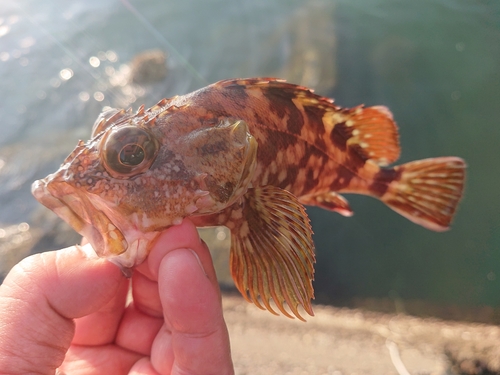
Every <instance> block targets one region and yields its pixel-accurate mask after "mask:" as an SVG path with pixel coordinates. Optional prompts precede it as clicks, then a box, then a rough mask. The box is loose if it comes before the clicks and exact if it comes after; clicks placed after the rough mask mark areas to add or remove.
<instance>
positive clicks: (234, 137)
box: [32, 78, 466, 319]
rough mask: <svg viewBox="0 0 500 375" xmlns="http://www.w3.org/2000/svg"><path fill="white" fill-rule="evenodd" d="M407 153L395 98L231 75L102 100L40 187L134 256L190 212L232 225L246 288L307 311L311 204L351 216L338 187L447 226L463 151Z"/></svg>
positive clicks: (64, 212) (264, 301) (106, 251)
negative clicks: (376, 101) (359, 100)
mask: <svg viewBox="0 0 500 375" xmlns="http://www.w3.org/2000/svg"><path fill="white" fill-rule="evenodd" d="M399 153H400V147H399V139H398V130H397V127H396V124H395V122H394V120H393V118H392V114H391V112H390V111H389V110H388V109H387V108H386V107H383V106H375V107H364V106H358V107H355V108H341V107H338V106H336V105H335V104H334V103H333V100H331V99H328V98H324V97H321V96H318V95H316V94H314V93H313V92H312V91H311V90H309V89H307V88H305V87H301V86H297V85H293V84H290V83H286V82H285V81H282V80H278V79H272V78H253V79H234V80H225V81H220V82H217V83H215V84H212V85H210V86H207V87H205V88H202V89H200V90H198V91H195V92H193V93H190V94H187V95H184V96H177V97H173V98H170V99H163V100H161V101H160V102H159V103H158V104H156V105H155V106H153V107H151V108H149V109H147V110H145V109H144V106H142V107H141V108H139V110H138V111H137V112H136V113H132V112H131V111H130V110H129V111H124V110H117V109H111V110H108V111H107V112H104V113H102V114H101V115H100V116H99V118H98V119H97V121H96V122H95V124H94V128H93V131H92V136H91V139H90V140H89V141H87V142H85V143H84V142H82V141H80V143H79V144H78V146H77V147H76V148H75V150H74V151H73V152H72V153H71V154H70V155H69V156H68V157H67V158H66V160H65V161H64V162H63V164H62V165H61V168H60V169H59V170H58V171H57V172H55V173H54V174H52V175H49V176H47V177H46V178H45V179H42V180H39V181H35V183H34V184H33V188H32V190H33V194H34V195H35V197H36V198H37V199H38V200H39V201H40V202H41V203H43V204H44V205H46V206H47V207H48V208H50V209H52V210H54V211H55V212H56V213H57V214H58V215H59V216H61V217H62V218H63V219H64V220H66V221H67V222H68V223H69V224H70V225H72V226H73V228H75V230H76V231H77V232H79V233H81V234H82V235H84V236H86V237H87V238H88V239H89V241H90V242H91V243H92V245H93V247H94V249H95V250H96V252H97V253H98V254H99V255H100V256H103V257H107V258H109V259H110V260H111V261H113V262H115V263H117V264H118V265H120V266H121V267H122V268H124V269H126V268H131V267H133V266H135V265H137V264H139V263H141V262H142V261H143V260H144V259H145V258H146V257H147V254H148V252H149V249H150V247H151V244H152V242H153V241H154V239H155V238H156V236H157V235H158V234H159V233H160V231H161V230H163V229H164V228H167V227H169V226H171V225H175V224H178V223H180V222H181V221H182V219H183V218H185V217H190V218H191V219H192V220H193V221H194V222H195V224H196V225H198V226H213V225H225V226H227V227H228V228H229V229H230V230H231V253H230V254H231V255H230V256H231V260H230V264H231V273H232V276H233V278H234V281H235V284H236V286H237V288H238V289H239V290H240V292H241V293H242V294H243V296H244V297H245V298H246V299H247V300H249V301H251V302H254V303H255V304H256V305H257V306H259V307H261V308H264V309H267V310H269V311H271V312H273V313H276V312H275V310H274V309H275V308H277V309H278V310H279V311H281V312H282V313H283V314H285V315H287V316H290V317H292V316H296V317H298V318H299V319H302V317H301V315H300V312H299V307H302V308H303V309H304V310H305V312H306V313H308V314H310V315H313V311H312V307H311V302H310V301H311V299H312V298H313V297H314V292H313V288H312V279H313V277H314V268H313V266H314V261H315V258H314V244H313V241H312V230H311V227H310V224H309V219H308V217H307V214H306V212H305V210H304V206H303V205H316V206H319V207H322V208H325V209H328V210H331V211H335V212H338V213H340V214H342V215H344V216H350V215H352V210H351V208H350V207H349V204H348V202H347V200H346V199H345V198H344V197H343V196H342V195H340V193H356V194H364V195H370V196H373V197H375V198H378V199H380V200H381V201H382V202H384V203H385V204H387V205H388V206H389V207H390V208H392V209H393V210H395V211H397V212H398V213H400V214H402V215H403V216H405V217H406V218H408V219H410V220H411V221H413V222H415V223H417V224H419V225H422V226H424V227H426V228H428V229H431V230H435V231H442V230H446V229H448V227H449V225H450V222H451V219H452V217H453V215H454V213H455V210H456V207H457V204H458V202H459V200H460V198H461V196H462V191H463V185H464V178H465V167H466V166H465V163H464V161H463V160H462V159H460V158H457V157H440V158H432V159H425V160H420V161H414V162H410V163H406V164H403V165H400V166H396V167H392V168H389V167H387V165H389V164H391V163H393V162H395V161H396V160H397V159H398V157H399ZM271 300H273V301H274V303H275V307H274V308H273V306H272V305H271V303H270V301H271ZM286 305H287V306H288V308H289V309H287V308H286Z"/></svg>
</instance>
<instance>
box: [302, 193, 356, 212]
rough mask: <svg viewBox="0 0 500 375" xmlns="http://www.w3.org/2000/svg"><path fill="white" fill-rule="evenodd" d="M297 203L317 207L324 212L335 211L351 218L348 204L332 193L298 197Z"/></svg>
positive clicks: (338, 195) (345, 200) (340, 196)
mask: <svg viewBox="0 0 500 375" xmlns="http://www.w3.org/2000/svg"><path fill="white" fill-rule="evenodd" d="M298 199H299V202H300V203H302V204H305V205H309V206H318V207H321V208H324V209H325V210H330V211H335V212H337V213H339V214H341V215H342V216H352V215H353V214H354V212H353V211H352V209H351V207H350V206H349V202H347V199H345V198H344V197H343V196H342V195H340V194H337V193H335V192H333V191H327V192H326V193H320V194H312V195H305V196H302V197H299V198H298Z"/></svg>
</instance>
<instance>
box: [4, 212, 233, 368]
mask: <svg viewBox="0 0 500 375" xmlns="http://www.w3.org/2000/svg"><path fill="white" fill-rule="evenodd" d="M56 369H59V370H57V371H58V372H59V373H65V374H68V375H73V374H78V375H80V374H82V375H83V374H86V375H87V374H134V375H137V374H144V375H145V374H176V375H187V374H190V375H195V374H196V375H198V374H200V375H205V374H218V375H224V374H233V373H234V370H233V364H232V360H231V352H230V345H229V336H228V332H227V328H226V325H225V322H224V318H223V316H222V304H221V296H220V291H219V287H218V284H217V279H216V276H215V271H214V268H213V265H212V260H211V258H210V253H209V251H208V248H207V246H206V245H205V244H204V243H203V242H202V241H201V240H200V238H199V236H198V233H197V231H196V228H195V226H194V225H193V224H192V223H191V222H190V221H189V220H184V221H183V222H182V224H181V225H178V226H174V227H171V228H169V229H167V230H165V231H164V232H163V233H162V234H161V235H160V236H159V238H158V240H157V241H156V243H155V244H154V246H153V249H152V250H151V253H150V255H149V257H148V259H147V260H146V261H145V262H144V263H143V264H141V265H140V266H139V267H137V268H136V269H135V270H134V273H133V276H132V278H131V279H126V278H125V277H124V276H123V275H122V273H121V271H120V269H119V268H118V267H116V266H115V265H114V264H112V263H111V262H109V261H107V260H105V259H100V258H98V257H97V256H96V255H95V253H94V252H93V250H92V248H91V247H90V245H85V246H84V247H83V248H82V247H79V246H73V247H69V248H66V249H63V250H58V251H51V252H46V253H42V254H36V255H33V256H30V257H28V258H26V259H24V260H23V261H21V262H20V263H19V264H18V265H16V266H15V267H14V268H13V269H12V270H11V272H10V273H9V274H8V275H7V277H6V279H5V280H4V282H3V284H2V285H1V286H0V374H54V373H55V372H56Z"/></svg>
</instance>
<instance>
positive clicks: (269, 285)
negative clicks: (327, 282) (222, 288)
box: [228, 185, 315, 320]
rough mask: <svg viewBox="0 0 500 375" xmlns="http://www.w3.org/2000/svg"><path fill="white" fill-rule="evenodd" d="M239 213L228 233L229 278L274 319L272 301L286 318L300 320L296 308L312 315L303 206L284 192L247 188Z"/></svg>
mask: <svg viewBox="0 0 500 375" xmlns="http://www.w3.org/2000/svg"><path fill="white" fill-rule="evenodd" d="M241 210H242V211H241V216H240V214H239V213H238V214H236V215H233V217H235V216H236V217H240V219H239V221H238V222H236V223H235V225H232V226H233V228H232V229H231V232H232V236H231V241H232V246H231V260H230V263H231V274H232V276H233V279H234V281H235V284H236V287H237V288H238V290H239V291H240V292H241V294H242V295H243V296H244V297H245V298H246V299H247V300H248V301H250V302H253V303H254V304H255V305H257V306H258V307H260V308H262V309H267V310H269V311H270V312H272V313H274V314H277V313H276V311H274V310H273V308H272V306H271V303H270V300H273V301H274V303H275V305H276V307H277V308H278V309H279V311H281V313H283V314H284V315H286V316H288V317H291V318H293V315H294V316H296V317H297V318H299V319H300V320H304V319H303V318H302V316H301V315H300V312H299V309H298V308H299V306H302V307H303V309H304V310H305V312H306V313H307V314H309V315H311V316H312V315H314V314H313V311H312V306H311V299H312V298H314V291H313V288H312V280H313V278H314V267H313V266H314V262H315V257H314V243H313V241H312V230H311V226H310V224H309V218H308V217H307V214H306V212H305V210H304V207H303V206H302V205H301V204H300V203H299V201H298V200H297V198H296V197H295V196H293V195H292V194H291V193H289V192H288V191H286V190H282V189H280V188H278V187H275V186H271V185H268V186H263V187H258V188H252V189H249V190H248V192H247V193H246V194H245V203H244V206H243V207H242V208H241ZM233 223H234V221H233ZM228 226H231V225H228ZM285 303H286V305H288V308H289V309H290V311H291V313H292V314H293V315H292V314H290V312H288V311H287V309H286V308H285Z"/></svg>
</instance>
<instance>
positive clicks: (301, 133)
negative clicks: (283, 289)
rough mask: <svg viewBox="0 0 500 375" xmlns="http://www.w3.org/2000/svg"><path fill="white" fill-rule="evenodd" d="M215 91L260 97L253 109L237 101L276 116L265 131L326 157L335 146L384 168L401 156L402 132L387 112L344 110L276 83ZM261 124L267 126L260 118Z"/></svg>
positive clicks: (231, 83) (243, 83)
mask: <svg viewBox="0 0 500 375" xmlns="http://www.w3.org/2000/svg"><path fill="white" fill-rule="evenodd" d="M215 86H216V87H221V88H224V89H235V88H239V87H244V88H245V89H246V91H247V92H250V90H251V91H252V94H251V95H252V97H254V98H259V99H258V100H256V101H255V103H256V104H255V105H254V106H253V107H252V105H253V104H252V102H250V101H248V100H246V99H245V96H244V95H240V96H239V97H238V96H235V97H236V98H237V99H235V100H241V105H242V106H245V108H247V109H246V110H250V109H251V110H252V111H253V112H255V113H258V114H259V115H260V117H261V118H263V115H262V114H263V113H266V114H274V115H276V116H274V117H275V119H276V120H275V121H274V122H273V121H272V120H273V117H272V116H267V117H266V120H267V121H266V122H265V124H261V126H266V127H270V128H275V129H276V130H279V131H283V132H285V133H287V134H291V135H294V136H296V137H297V138H300V139H302V140H304V141H306V142H308V143H309V144H311V145H314V146H315V147H317V148H318V149H320V150H322V151H323V152H325V153H327V154H330V155H331V152H332V149H333V148H332V147H331V145H330V144H329V142H332V143H334V144H333V147H334V148H335V147H337V148H340V149H342V150H343V149H346V148H348V149H350V150H352V152H354V153H355V154H357V155H359V156H360V157H361V158H362V159H363V160H365V161H366V160H371V161H373V162H374V163H376V164H378V165H382V166H383V165H387V164H390V163H393V162H394V161H396V160H397V159H398V157H399V154H400V148H399V140H398V130H397V127H396V124H395V122H394V120H393V118H392V114H391V112H390V111H389V109H387V108H386V107H383V106H374V107H367V108H365V107H363V106H358V107H354V108H350V109H349V108H346V109H343V108H341V107H339V106H336V105H335V104H334V102H333V100H332V99H329V98H326V97H322V96H320V95H316V94H315V93H314V92H313V91H312V90H310V89H308V88H306V87H303V86H298V85H294V84H291V83H287V82H285V81H283V80H279V79H274V78H253V79H237V80H226V81H221V82H218V83H216V84H215ZM238 98H239V99H238ZM256 122H257V123H261V122H262V121H260V122H259V119H258V118H257V119H256ZM328 138H329V140H328Z"/></svg>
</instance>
